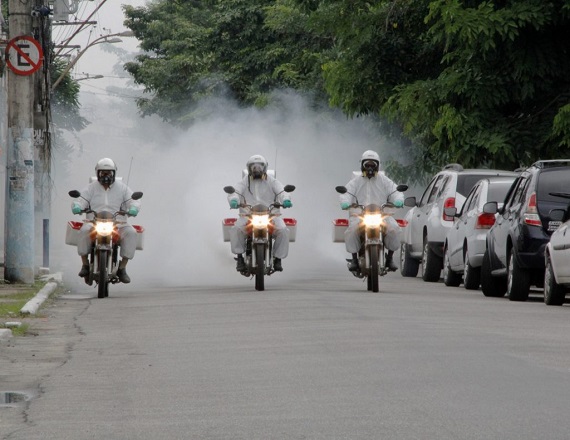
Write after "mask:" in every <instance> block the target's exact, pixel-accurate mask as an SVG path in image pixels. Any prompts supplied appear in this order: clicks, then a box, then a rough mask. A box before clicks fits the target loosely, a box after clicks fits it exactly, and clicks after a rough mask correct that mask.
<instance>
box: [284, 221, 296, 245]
mask: <svg viewBox="0 0 570 440" xmlns="http://www.w3.org/2000/svg"><path fill="white" fill-rule="evenodd" d="M283 221H284V222H285V226H287V229H289V241H295V240H296V239H297V220H296V219H294V218H283Z"/></svg>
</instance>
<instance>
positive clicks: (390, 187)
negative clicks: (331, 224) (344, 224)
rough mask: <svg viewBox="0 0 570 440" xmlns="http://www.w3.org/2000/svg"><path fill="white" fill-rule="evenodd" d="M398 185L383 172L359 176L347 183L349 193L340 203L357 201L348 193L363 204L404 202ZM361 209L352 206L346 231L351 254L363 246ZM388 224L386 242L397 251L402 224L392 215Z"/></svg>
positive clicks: (347, 246)
mask: <svg viewBox="0 0 570 440" xmlns="http://www.w3.org/2000/svg"><path fill="white" fill-rule="evenodd" d="M396 186H397V185H396V184H395V183H394V182H392V180H390V179H389V178H388V177H386V176H385V175H384V174H382V173H378V174H377V175H376V176H374V177H371V178H368V177H366V176H362V175H361V176H357V177H354V178H353V179H352V180H351V181H350V182H348V183H347V184H346V189H347V193H346V194H341V195H340V203H341V204H343V203H348V204H352V203H356V199H355V198H354V197H353V196H352V195H350V194H348V193H351V194H354V195H355V196H356V198H357V199H358V203H360V204H361V205H369V204H371V203H374V204H377V205H382V204H383V203H386V202H388V201H389V202H392V203H394V202H395V201H396V200H400V201H401V202H402V203H403V201H404V194H403V193H401V192H398V191H396ZM394 191H396V192H394ZM390 194H391V195H390ZM388 198H389V199H390V200H388ZM359 211H360V210H356V209H353V208H351V210H350V220H349V225H348V228H347V229H346V231H345V233H344V241H345V245H346V251H347V252H350V253H351V254H355V253H357V252H358V251H359V250H360V247H361V246H362V243H361V242H360V234H359V226H360V222H361V220H360V218H359V217H358V214H359V213H360V212H359ZM386 226H387V227H386V235H385V239H384V244H385V245H386V248H387V249H388V250H391V251H396V250H398V249H399V248H400V235H401V229H400V226H398V223H397V222H396V220H395V219H394V218H393V217H391V216H390V217H387V218H386Z"/></svg>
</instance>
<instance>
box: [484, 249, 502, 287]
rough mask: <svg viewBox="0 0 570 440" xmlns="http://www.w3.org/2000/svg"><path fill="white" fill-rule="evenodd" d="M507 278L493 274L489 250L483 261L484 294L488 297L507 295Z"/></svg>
mask: <svg viewBox="0 0 570 440" xmlns="http://www.w3.org/2000/svg"><path fill="white" fill-rule="evenodd" d="M506 281H507V280H506V278H504V277H501V278H495V277H493V275H491V256H490V255H489V250H486V251H485V254H484V255H483V263H482V264H481V290H482V291H483V295H485V296H488V297H500V296H505V292H506V291H507V282H506Z"/></svg>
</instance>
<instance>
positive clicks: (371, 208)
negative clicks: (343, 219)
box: [362, 204, 382, 215]
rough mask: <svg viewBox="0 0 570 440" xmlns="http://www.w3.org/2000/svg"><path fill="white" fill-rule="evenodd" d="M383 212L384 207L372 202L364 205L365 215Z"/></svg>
mask: <svg viewBox="0 0 570 440" xmlns="http://www.w3.org/2000/svg"><path fill="white" fill-rule="evenodd" d="M381 212H382V209H381V208H380V206H378V205H375V204H370V205H366V206H365V207H364V211H363V212H362V213H363V214H364V215H375V214H380V213H381Z"/></svg>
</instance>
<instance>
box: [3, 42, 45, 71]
mask: <svg viewBox="0 0 570 440" xmlns="http://www.w3.org/2000/svg"><path fill="white" fill-rule="evenodd" d="M43 59H44V53H43V51H42V47H41V46H40V43H39V42H38V40H36V39H35V38H33V37H30V36H28V35H22V36H20V37H15V38H12V39H11V40H10V41H9V42H8V44H7V45H6V64H7V65H8V67H9V68H10V70H12V72H14V73H15V74H17V75H31V74H32V73H34V72H36V71H37V70H38V69H39V68H40V67H41V65H42V61H43Z"/></svg>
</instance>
